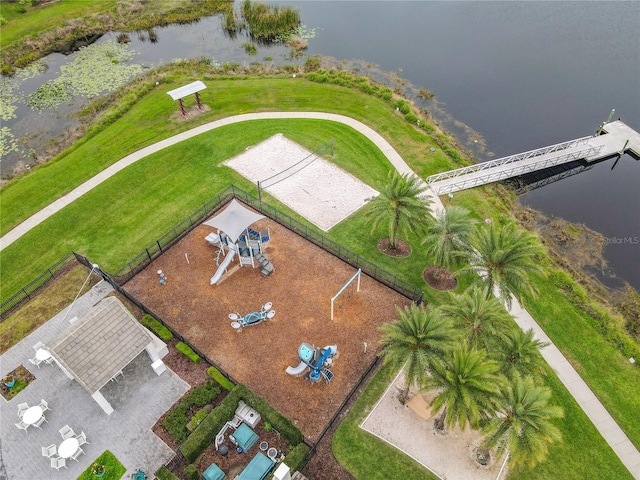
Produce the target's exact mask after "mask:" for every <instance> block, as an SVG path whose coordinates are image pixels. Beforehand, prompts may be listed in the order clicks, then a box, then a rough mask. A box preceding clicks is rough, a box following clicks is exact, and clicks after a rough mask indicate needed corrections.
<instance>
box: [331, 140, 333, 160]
mask: <svg viewBox="0 0 640 480" xmlns="http://www.w3.org/2000/svg"><path fill="white" fill-rule="evenodd" d="M331 158H333V137H331Z"/></svg>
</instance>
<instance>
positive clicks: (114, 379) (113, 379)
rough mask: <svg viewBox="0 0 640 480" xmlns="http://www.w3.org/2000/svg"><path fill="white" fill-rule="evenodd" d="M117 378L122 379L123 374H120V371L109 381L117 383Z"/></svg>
mask: <svg viewBox="0 0 640 480" xmlns="http://www.w3.org/2000/svg"><path fill="white" fill-rule="evenodd" d="M118 377H124V373H122V370H120V371H119V372H118V373H116V374H115V375H114V376H113V377H111V381H112V382H113V381H116V382H117V381H118Z"/></svg>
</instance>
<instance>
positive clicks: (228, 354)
mask: <svg viewBox="0 0 640 480" xmlns="http://www.w3.org/2000/svg"><path fill="white" fill-rule="evenodd" d="M252 228H254V229H256V230H266V229H267V228H268V229H269V230H270V232H271V241H270V243H269V245H268V248H267V249H266V256H267V257H268V258H269V260H270V261H271V262H272V264H273V265H274V272H273V273H272V274H271V275H270V276H268V277H265V276H263V275H262V274H261V273H260V269H259V268H255V269H254V268H251V267H250V266H249V267H242V268H240V267H239V266H238V263H237V261H235V260H234V262H233V263H232V267H230V269H229V270H228V271H227V273H225V274H224V276H223V279H222V281H221V282H220V283H219V284H217V285H210V283H209V280H210V278H211V276H212V275H213V273H214V272H215V271H216V265H215V261H214V258H215V254H216V251H217V248H216V247H213V246H211V245H209V244H208V243H207V242H206V241H205V240H204V237H206V236H207V235H208V234H209V233H211V231H212V229H211V228H210V227H206V226H202V225H201V226H199V227H196V228H195V229H194V230H193V231H192V232H191V233H190V234H189V235H187V236H186V237H185V238H183V239H182V240H181V241H180V242H178V243H177V244H176V245H175V246H174V247H172V248H171V249H170V250H169V251H167V252H165V253H164V254H163V255H162V256H161V257H159V258H158V259H156V260H155V261H154V262H153V263H152V264H151V265H149V266H148V267H147V268H146V269H145V270H144V271H142V272H141V273H140V274H138V275H137V276H136V277H134V278H133V279H132V280H130V281H129V282H128V283H127V284H126V285H125V286H124V288H125V289H126V290H127V291H128V292H130V293H131V294H132V295H133V296H135V297H136V298H137V299H138V300H140V301H141V302H142V303H144V304H145V305H146V306H147V307H148V308H149V309H150V310H152V311H153V312H154V313H155V314H156V315H158V316H159V317H160V318H161V319H162V320H163V321H165V322H166V323H167V324H168V325H170V326H171V327H172V328H174V329H175V330H176V331H177V332H179V333H180V335H182V336H183V337H184V338H185V339H186V340H188V341H189V343H191V344H192V345H194V346H195V347H196V348H197V349H199V350H200V351H202V352H203V353H204V354H205V355H206V356H207V357H208V358H209V359H210V360H211V361H212V362H213V363H214V364H216V365H217V366H218V367H219V368H220V369H221V370H223V371H225V372H227V373H228V374H229V375H230V377H231V378H232V379H233V380H235V381H237V382H240V383H243V384H244V385H246V386H247V387H248V388H250V389H251V390H252V391H254V392H255V393H257V394H258V395H260V396H262V397H263V398H264V399H265V400H267V401H268V402H269V403H270V404H271V405H272V406H273V407H274V408H275V409H276V410H278V411H280V412H281V413H282V414H283V415H284V416H286V417H287V418H289V419H290V420H291V421H292V422H294V424H295V425H297V426H298V428H300V430H301V431H302V433H303V435H304V436H305V438H307V440H308V441H309V442H311V443H314V442H316V441H317V439H318V438H319V436H320V434H321V432H322V430H323V429H324V428H325V426H326V425H327V424H328V422H329V421H330V419H331V418H332V417H333V416H334V415H335V413H336V412H337V411H338V409H339V407H340V405H341V404H342V402H343V401H344V399H345V398H346V396H347V394H348V392H349V391H350V390H351V389H352V388H353V386H354V385H355V384H356V382H357V381H358V379H359V378H360V377H361V376H362V374H363V373H364V371H365V370H366V368H367V367H368V365H369V364H370V363H371V362H372V361H373V359H374V356H375V355H376V353H377V351H378V341H379V339H380V333H379V332H378V327H380V326H381V325H383V324H384V323H387V322H389V321H393V320H394V319H395V317H396V312H395V308H396V306H405V305H408V304H409V302H410V301H409V300H408V299H407V298H405V297H403V296H402V295H400V294H398V293H396V292H395V291H393V290H391V289H389V288H387V287H385V286H383V285H381V284H379V283H378V282H376V281H375V280H374V279H372V278H370V277H367V276H365V275H363V276H362V279H361V290H360V292H356V291H355V285H353V286H351V287H348V288H347V289H346V290H345V292H344V294H343V295H341V296H340V297H339V298H338V299H337V300H336V303H335V317H334V320H331V301H330V300H331V297H333V296H334V295H335V294H336V293H337V292H338V291H339V290H340V289H341V288H342V286H343V285H344V284H345V282H346V281H347V280H349V279H350V278H351V277H352V276H353V274H354V273H355V269H354V268H353V267H351V266H349V265H348V264H346V263H344V262H342V261H341V260H339V259H337V258H336V257H334V256H332V255H330V254H329V253H327V252H325V251H324V250H322V249H320V248H318V247H316V246H315V245H313V244H311V243H310V242H307V241H306V240H305V239H303V238H302V237H299V236H298V235H296V234H295V233H293V232H291V231H289V230H288V229H286V228H285V227H283V226H281V225H279V224H278V223H276V222H274V221H271V220H269V219H264V220H261V221H260V222H259V223H258V224H256V225H253V226H252ZM158 270H162V271H163V272H165V274H166V276H167V277H166V278H167V282H166V284H164V285H161V284H159V282H158V280H159V277H158V274H157V271H158ZM269 301H270V302H273V309H274V310H275V311H276V315H275V317H274V318H272V319H270V320H268V321H265V322H262V323H260V324H257V325H252V326H249V327H245V328H244V329H243V330H241V331H236V330H234V329H233V328H232V327H231V325H230V324H231V321H230V320H229V318H228V315H229V314H230V313H235V312H240V313H242V314H246V313H249V312H251V311H257V310H259V309H260V307H261V305H263V304H264V303H266V302H269ZM302 342H307V343H310V344H313V345H316V346H321V347H322V346H325V345H332V344H336V345H337V346H338V352H339V356H338V357H337V358H336V359H335V361H334V363H333V365H332V371H333V373H334V374H335V377H334V379H333V381H332V382H331V383H330V384H326V383H324V382H320V383H317V384H315V385H311V384H310V382H308V381H307V380H303V379H302V378H300V377H292V376H289V375H287V374H286V373H285V370H286V368H287V366H296V365H297V364H298V358H297V351H298V347H299V346H300V344H301V343H302ZM365 343H366V344H367V352H366V353H364V347H365V346H364V344H365ZM274 441H275V440H274ZM270 443H271V442H270ZM214 453H215V454H217V453H216V452H214ZM232 455H237V454H236V453H235V452H233V453H232ZM243 455H244V454H243ZM247 458H248V456H247ZM216 463H217V462H216ZM344 478H348V477H344Z"/></svg>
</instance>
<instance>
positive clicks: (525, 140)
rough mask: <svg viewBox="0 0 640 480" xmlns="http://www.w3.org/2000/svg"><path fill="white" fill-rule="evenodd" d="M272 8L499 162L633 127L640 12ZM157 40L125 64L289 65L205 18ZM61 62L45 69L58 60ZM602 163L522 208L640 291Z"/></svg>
mask: <svg viewBox="0 0 640 480" xmlns="http://www.w3.org/2000/svg"><path fill="white" fill-rule="evenodd" d="M278 3H280V4H287V5H293V6H295V7H296V8H298V9H299V10H300V13H301V17H302V20H303V23H304V24H305V25H307V26H308V27H310V28H314V29H316V36H315V38H313V39H311V40H310V41H309V48H308V50H307V51H306V53H307V54H309V55H315V54H320V55H325V56H332V57H335V58H337V59H344V60H364V61H366V62H371V63H373V64H377V65H378V66H379V68H380V69H381V70H383V71H390V72H396V73H398V74H399V75H400V76H401V77H402V78H403V79H405V80H407V81H408V82H410V83H411V84H412V85H413V86H415V87H416V88H418V89H420V88H427V89H429V90H431V91H432V92H433V93H435V95H436V98H437V99H438V102H439V105H440V106H442V107H443V108H444V109H445V110H446V112H447V113H448V114H449V115H451V116H452V117H453V118H454V119H456V120H458V121H461V122H464V123H465V124H466V125H468V126H470V127H471V128H472V129H474V130H476V131H477V132H479V133H480V134H481V135H482V136H483V137H484V139H485V140H486V144H487V147H488V149H489V150H490V151H491V152H492V153H493V154H494V155H495V156H497V157H500V156H505V155H509V154H513V153H518V152H522V151H525V150H531V149H534V148H538V147H543V146H546V145H551V144H554V143H558V142H562V141H565V140H570V139H573V138H576V137H581V136H585V135H589V134H591V133H594V132H595V131H596V130H597V128H598V126H599V125H600V123H601V122H603V121H604V120H606V119H607V117H608V116H609V112H610V111H611V109H612V108H615V109H616V112H615V117H614V118H618V117H620V118H621V119H622V120H623V121H624V122H625V123H627V124H628V125H630V126H631V127H632V128H634V129H636V130H640V29H638V24H639V20H640V2H608V1H604V2H598V3H596V2H418V1H413V2H390V1H386V2H363V1H350V2H344V1H340V2H338V1H335V2H334V1H329V2H326V1H323V2H317V1H299V2H278ZM157 33H158V38H159V42H158V43H157V44H151V43H149V42H140V41H139V40H137V39H136V38H135V35H132V36H131V38H132V40H133V47H134V48H135V50H136V51H138V52H140V53H139V55H137V56H136V60H135V61H136V62H138V63H144V64H148V65H149V66H157V65H159V64H161V63H165V62H167V61H170V60H172V59H174V58H188V57H197V56H201V55H206V56H210V57H211V58H213V59H215V60H216V61H220V62H223V61H234V62H239V63H245V64H249V63H251V62H253V61H258V62H264V61H265V57H267V56H269V57H272V58H273V61H274V62H275V63H285V62H287V61H288V58H287V54H288V50H287V49H286V48H283V47H270V48H266V47H259V48H258V55H257V56H249V55H247V54H246V53H245V52H244V50H243V49H242V48H241V46H240V45H241V44H242V43H243V42H245V41H246V39H244V38H238V39H235V40H232V39H229V38H227V37H225V36H224V34H223V33H222V31H221V29H220V24H219V21H218V19H216V18H209V19H204V20H203V21H201V22H199V23H197V24H195V25H190V26H172V27H167V28H163V29H158V30H157ZM107 37H109V36H106V37H105V38H107ZM58 57H61V56H57V57H54V64H56V63H57V62H62V61H65V60H64V57H62V59H58ZM303 60H304V59H303ZM303 60H301V61H303ZM47 75H55V68H52V67H50V69H49V71H48V72H47ZM34 88H35V87H34ZM79 103H81V102H79ZM30 117H31V118H33V115H29V114H28V112H25V111H23V110H20V119H19V120H17V121H16V122H15V123H17V124H19V122H24V123H23V125H22V128H24V129H28V128H29V127H28V126H27V123H30V122H31V121H32V120H30V119H29V118H30ZM46 117H47V115H44V116H42V115H41V116H39V118H40V123H42V124H45V123H46V121H45V120H46ZM445 125H447V124H446V123H445ZM39 128H45V127H44V125H42V127H39ZM451 128H452V129H453V130H455V128H454V127H453V126H451ZM488 158H490V155H489V153H488V152H487V153H482V154H479V155H478V160H480V161H482V160H486V159H488ZM612 164H613V162H612V161H609V162H604V163H602V164H599V165H597V166H596V167H595V168H593V169H592V170H590V171H588V172H585V173H582V174H580V175H576V176H574V177H571V178H568V179H565V180H563V181H561V182H557V183H555V184H551V185H549V186H546V187H543V188H541V189H538V190H534V191H532V192H530V193H527V194H525V195H523V196H521V199H522V201H523V202H524V203H525V204H527V205H530V206H532V207H534V208H537V209H539V210H541V211H543V212H545V213H547V214H549V215H554V216H559V217H562V218H565V219H567V220H569V221H572V222H580V223H584V224H586V225H587V226H588V227H590V228H592V229H594V230H597V231H599V232H601V233H602V234H603V235H604V236H605V237H606V238H608V239H610V243H609V245H608V246H607V248H606V250H605V255H606V258H607V260H608V262H609V264H610V266H611V267H612V269H613V270H614V271H615V273H616V274H617V275H618V276H619V277H620V278H622V279H624V280H626V281H627V282H629V283H631V284H632V285H633V286H634V287H635V288H636V289H640V273H639V272H640V268H639V267H640V214H639V213H638V212H639V211H640V209H639V207H640V200H639V196H638V191H639V188H638V186H639V184H640V162H636V161H635V160H634V159H632V158H631V157H630V156H627V155H625V156H623V157H622V158H621V159H620V161H619V162H618V164H617V165H616V167H615V169H614V170H613V171H612V170H611V166H612ZM608 283H610V284H613V285H616V284H617V283H615V282H612V281H609V282H608ZM618 284H619V283H618Z"/></svg>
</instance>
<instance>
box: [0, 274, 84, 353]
mask: <svg viewBox="0 0 640 480" xmlns="http://www.w3.org/2000/svg"><path fill="white" fill-rule="evenodd" d="M87 275H88V272H87V269H86V268H84V267H82V266H80V265H77V266H75V267H73V268H72V269H71V270H69V271H68V272H65V273H63V274H61V275H60V276H58V275H56V280H55V281H52V282H51V283H50V285H48V286H47V287H45V288H44V290H43V291H42V292H40V293H39V294H38V295H36V296H35V297H34V298H33V299H32V300H31V301H29V302H28V303H27V304H25V305H24V306H23V307H21V308H20V309H19V310H18V311H16V312H15V313H14V314H12V315H10V316H9V317H7V318H6V319H5V320H3V321H2V322H0V354H1V353H4V352H6V351H7V350H8V349H9V348H11V347H12V346H13V345H15V344H16V343H18V342H19V341H20V340H22V339H23V338H24V337H26V336H27V335H29V334H30V333H31V332H33V331H34V330H35V329H36V328H38V327H39V326H40V325H42V324H44V323H45V322H47V321H48V320H49V319H50V318H51V317H53V316H54V315H56V314H57V313H58V312H60V311H61V310H62V309H64V308H65V307H67V306H68V305H69V304H70V303H71V302H72V301H73V299H74V298H75V297H76V295H77V294H78V292H79V291H80V289H81V287H82V284H83V283H84V282H85V280H86V279H87ZM94 283H95V282H94ZM91 286H92V283H91V282H87V285H86V286H85V288H84V289H83V291H82V292H81V293H84V292H86V291H87V290H89V289H90V288H91Z"/></svg>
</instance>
